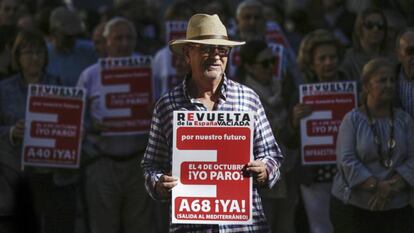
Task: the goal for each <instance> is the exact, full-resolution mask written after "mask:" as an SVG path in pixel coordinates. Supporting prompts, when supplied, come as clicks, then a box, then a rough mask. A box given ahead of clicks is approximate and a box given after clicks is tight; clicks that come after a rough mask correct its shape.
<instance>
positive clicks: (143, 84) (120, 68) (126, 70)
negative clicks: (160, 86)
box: [101, 58, 153, 135]
mask: <svg viewBox="0 0 414 233" xmlns="http://www.w3.org/2000/svg"><path fill="white" fill-rule="evenodd" d="M127 59H137V60H136V61H139V60H138V58H125V60H127ZM104 64H106V66H104V67H102V70H101V83H102V97H101V98H102V104H103V109H104V113H103V115H104V117H103V119H102V121H103V122H104V123H105V125H106V126H107V127H108V128H107V129H106V130H105V131H104V134H107V135H109V134H139V133H147V132H148V130H149V127H150V124H151V110H150V109H151V105H152V99H153V94H152V80H151V67H150V62H147V63H146V64H145V65H143V64H142V63H139V62H137V63H136V64H134V63H132V64H127V63H122V60H121V61H120V62H118V63H117V65H115V62H114V61H112V60H106V62H105V63H104ZM111 64H112V65H111ZM119 64H123V65H119Z"/></svg>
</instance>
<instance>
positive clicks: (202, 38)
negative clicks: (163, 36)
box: [169, 14, 245, 54]
mask: <svg viewBox="0 0 414 233" xmlns="http://www.w3.org/2000/svg"><path fill="white" fill-rule="evenodd" d="M188 43H196V44H207V45H224V46H229V47H234V46H238V45H243V44H245V42H244V41H232V40H229V38H228V36H227V30H226V27H225V26H224V25H223V23H222V22H221V21H220V18H219V17H218V16H217V15H207V14H195V15H193V16H192V17H191V18H190V20H189V21H188V26H187V33H186V39H178V40H172V41H170V43H169V46H170V49H171V51H173V52H174V53H176V54H182V53H183V46H184V45H185V44H188Z"/></svg>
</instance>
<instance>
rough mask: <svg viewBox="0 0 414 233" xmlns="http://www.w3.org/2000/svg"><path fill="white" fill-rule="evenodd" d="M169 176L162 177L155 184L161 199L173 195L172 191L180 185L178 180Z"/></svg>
mask: <svg viewBox="0 0 414 233" xmlns="http://www.w3.org/2000/svg"><path fill="white" fill-rule="evenodd" d="M170 175H171V174H169V175H162V176H161V177H160V179H159V180H158V181H157V183H155V190H156V191H157V193H158V195H160V196H161V197H167V196H169V195H170V193H171V189H172V188H174V187H175V186H176V185H177V184H178V179H177V178H175V177H173V176H170Z"/></svg>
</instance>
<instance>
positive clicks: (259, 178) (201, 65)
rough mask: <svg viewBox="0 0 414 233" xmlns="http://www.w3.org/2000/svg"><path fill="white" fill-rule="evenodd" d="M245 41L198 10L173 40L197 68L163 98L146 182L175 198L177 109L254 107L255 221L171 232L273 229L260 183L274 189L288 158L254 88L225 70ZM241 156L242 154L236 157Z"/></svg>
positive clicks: (176, 227) (157, 195)
mask: <svg viewBox="0 0 414 233" xmlns="http://www.w3.org/2000/svg"><path fill="white" fill-rule="evenodd" d="M242 44H244V42H238V41H232V40H229V39H228V37H227V30H226V28H225V26H224V25H223V23H222V22H221V21H220V19H219V17H218V16H217V15H206V14H195V15H193V16H192V17H191V18H190V20H189V23H188V28H187V34H186V39H181V40H173V41H171V42H170V49H171V50H172V51H173V52H174V53H177V54H180V55H183V56H184V59H185V61H186V63H187V64H188V65H189V66H190V67H191V72H189V74H188V75H187V76H186V78H185V80H184V81H183V82H182V84H181V85H179V86H177V87H175V88H174V89H173V90H171V91H170V92H168V93H167V94H165V95H164V96H163V97H161V99H160V100H159V101H158V102H157V104H156V106H155V109H154V112H153V119H152V125H151V131H150V135H149V140H148V146H147V149H146V152H145V155H144V158H143V160H142V163H141V166H142V167H143V169H144V176H145V185H146V188H147V191H148V192H149V194H150V195H151V196H152V197H153V198H154V199H156V200H164V201H166V200H169V198H171V190H172V189H173V188H174V187H175V186H176V185H177V182H178V179H177V177H173V176H171V170H172V167H171V160H172V148H171V147H172V144H171V142H172V127H173V124H172V123H173V122H172V117H173V113H174V111H177V110H187V111H189V110H190V111H253V112H255V113H256V114H257V116H256V117H255V119H256V122H255V128H254V144H253V156H254V160H253V161H251V162H249V163H248V164H246V165H245V170H246V173H247V174H250V175H252V176H253V179H254V183H255V184H254V185H253V221H252V224H247V225H240V224H236V225H229V224H220V225H217V224H171V225H170V229H169V231H170V232H219V231H232V232H268V231H269V228H268V225H267V221H266V218H265V216H264V213H263V207H262V204H261V199H260V197H259V195H258V193H257V186H258V185H263V186H266V187H269V188H271V187H273V185H275V183H276V181H277V180H278V179H279V176H280V171H279V168H280V165H281V162H282V160H283V156H282V154H281V152H280V149H279V147H278V145H277V143H276V140H275V139H274V136H273V133H272V130H271V128H270V125H269V122H268V121H267V119H266V115H265V112H264V109H263V106H262V104H261V102H260V99H259V96H258V95H257V94H256V93H255V92H254V91H252V90H251V89H250V88H247V87H245V86H242V85H240V84H238V83H236V82H234V81H231V80H229V79H228V78H227V77H226V75H225V73H224V71H225V68H226V64H227V59H228V55H229V52H230V49H231V48H232V47H234V46H238V45H242ZM234 156H237V155H234Z"/></svg>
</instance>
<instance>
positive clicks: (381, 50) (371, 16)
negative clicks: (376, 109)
mask: <svg viewBox="0 0 414 233" xmlns="http://www.w3.org/2000/svg"><path fill="white" fill-rule="evenodd" d="M387 33H388V23H387V18H386V16H385V14H384V13H383V11H382V10H380V9H377V8H367V9H366V10H364V11H362V12H361V13H360V14H359V15H358V17H357V19H356V21H355V27H354V33H353V38H352V47H351V48H349V49H348V50H347V51H346V53H345V56H344V61H343V63H342V70H343V71H344V72H346V73H347V76H348V77H349V78H351V79H352V80H356V81H358V84H360V81H361V72H362V67H363V66H364V65H365V63H367V62H368V61H369V60H371V59H373V58H375V57H379V56H388V57H390V56H391V57H392V55H393V54H392V53H391V52H390V51H388V49H387V48H388V46H387Z"/></svg>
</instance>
